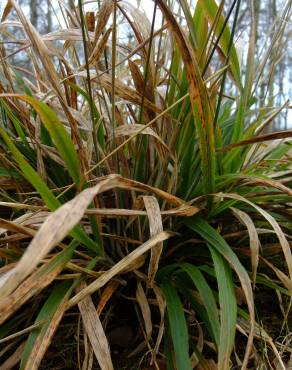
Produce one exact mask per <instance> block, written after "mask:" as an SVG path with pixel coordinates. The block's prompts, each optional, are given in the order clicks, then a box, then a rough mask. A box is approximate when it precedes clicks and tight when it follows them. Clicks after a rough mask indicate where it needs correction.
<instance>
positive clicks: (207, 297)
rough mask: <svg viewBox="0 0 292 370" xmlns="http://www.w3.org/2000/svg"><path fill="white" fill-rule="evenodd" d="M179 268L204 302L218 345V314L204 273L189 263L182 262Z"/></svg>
mask: <svg viewBox="0 0 292 370" xmlns="http://www.w3.org/2000/svg"><path fill="white" fill-rule="evenodd" d="M180 267H181V269H182V270H183V271H185V272H186V273H187V274H188V275H189V277H190V278H191V280H192V282H193V283H194V285H195V286H196V288H197V289H198V291H199V293H200V295H201V298H202V301H203V303H204V306H205V309H206V312H207V315H208V316H209V322H210V324H211V328H212V333H213V337H214V339H215V341H216V343H217V345H219V336H220V322H219V315H218V309H217V304H216V301H215V298H214V295H213V292H212V290H211V288H210V286H209V284H208V283H207V281H206V279H205V277H204V275H203V274H202V273H201V271H200V270H199V269H198V268H197V267H196V266H193V265H191V264H189V263H183V264H181V265H180Z"/></svg>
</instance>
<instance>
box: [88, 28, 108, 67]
mask: <svg viewBox="0 0 292 370" xmlns="http://www.w3.org/2000/svg"><path fill="white" fill-rule="evenodd" d="M111 32H112V29H111V28H109V29H108V30H107V31H106V32H105V34H104V35H103V36H102V39H101V40H100V42H99V43H98V44H96V46H95V48H94V49H93V50H92V53H91V54H90V56H89V58H88V64H89V65H91V64H93V63H97V62H98V61H99V59H100V57H101V56H102V54H103V52H104V49H105V47H106V43H107V41H108V38H109V36H110V34H111Z"/></svg>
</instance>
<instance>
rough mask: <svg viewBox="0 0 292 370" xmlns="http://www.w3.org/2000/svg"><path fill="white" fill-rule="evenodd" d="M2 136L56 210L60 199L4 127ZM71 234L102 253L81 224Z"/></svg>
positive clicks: (50, 206) (24, 174)
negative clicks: (28, 161)
mask: <svg viewBox="0 0 292 370" xmlns="http://www.w3.org/2000/svg"><path fill="white" fill-rule="evenodd" d="M0 136H2V138H3V140H4V141H5V143H6V145H7V147H8V149H9V150H10V151H11V153H12V155H13V156H14V158H15V160H16V162H17V163H18V165H19V167H20V169H21V171H22V174H23V177H24V178H26V180H27V181H28V182H29V183H31V184H32V185H33V187H34V188H35V189H36V190H37V191H38V193H39V194H40V196H41V197H42V199H43V201H44V202H45V204H46V205H47V206H48V207H49V208H50V210H51V211H55V210H56V209H57V208H59V207H60V205H61V203H60V202H59V200H58V199H57V198H56V197H55V195H54V194H53V193H52V192H51V190H50V189H49V188H48V187H47V185H46V184H45V183H44V181H43V180H42V179H41V177H40V176H39V175H38V173H37V172H36V171H35V170H34V169H33V168H32V167H31V165H30V164H29V163H27V161H26V160H25V158H24V157H23V155H22V154H21V153H20V151H19V150H18V149H17V148H16V146H15V145H14V144H13V142H12V140H11V139H10V137H9V136H8V135H7V133H6V132H5V130H3V128H2V127H0ZM71 235H72V236H73V237H74V238H76V239H77V240H78V241H80V243H84V244H85V245H86V246H87V248H88V249H89V250H91V251H94V252H95V253H96V252H97V253H98V254H99V253H101V248H100V247H99V246H97V244H96V243H95V242H94V241H93V240H92V239H90V237H89V236H88V235H87V234H86V233H85V232H84V230H82V229H81V227H80V226H76V227H75V228H74V229H73V231H71Z"/></svg>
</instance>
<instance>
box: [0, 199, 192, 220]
mask: <svg viewBox="0 0 292 370" xmlns="http://www.w3.org/2000/svg"><path fill="white" fill-rule="evenodd" d="M0 203H1V202H0ZM0 205H1V204H0ZM197 212H199V209H198V208H195V207H192V206H188V205H185V206H181V207H175V208H171V209H168V210H166V211H160V214H161V215H163V216H183V217H189V216H193V215H194V214H196V213H197ZM85 213H86V214H88V215H100V216H104V217H107V216H108V217H117V216H129V217H131V216H147V212H146V211H142V210H136V209H123V208H90V209H88V210H87V211H86V212H85Z"/></svg>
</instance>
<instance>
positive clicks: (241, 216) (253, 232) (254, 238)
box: [231, 207, 260, 287]
mask: <svg viewBox="0 0 292 370" xmlns="http://www.w3.org/2000/svg"><path fill="white" fill-rule="evenodd" d="M231 210H232V212H233V213H234V215H235V216H236V218H237V219H238V220H239V221H240V222H241V223H242V224H243V225H245V226H246V227H247V230H248V234H249V240H250V242H249V245H250V253H251V266H252V281H253V286H254V287H255V282H256V276H257V268H258V263H259V249H260V240H259V236H258V233H257V229H256V227H255V225H254V223H253V221H252V219H251V217H250V216H249V215H248V214H247V213H246V212H243V211H241V210H240V209H238V208H233V207H231Z"/></svg>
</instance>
